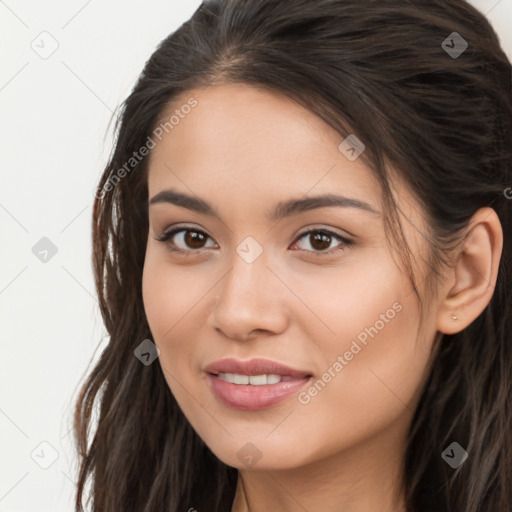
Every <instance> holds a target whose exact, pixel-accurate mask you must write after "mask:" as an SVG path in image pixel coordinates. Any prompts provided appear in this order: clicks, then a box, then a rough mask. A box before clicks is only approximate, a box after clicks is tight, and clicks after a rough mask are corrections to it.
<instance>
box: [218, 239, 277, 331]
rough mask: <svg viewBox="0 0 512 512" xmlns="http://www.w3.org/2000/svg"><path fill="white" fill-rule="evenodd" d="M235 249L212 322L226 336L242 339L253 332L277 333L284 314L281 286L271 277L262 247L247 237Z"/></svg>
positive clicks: (219, 287) (220, 290)
mask: <svg viewBox="0 0 512 512" xmlns="http://www.w3.org/2000/svg"><path fill="white" fill-rule="evenodd" d="M247 238H248V239H245V240H244V241H242V242H241V243H240V244H239V245H238V246H237V247H236V254H234V255H233V257H232V259H231V262H230V263H231V268H230V270H229V271H228V272H227V274H226V275H225V276H224V278H223V279H222V280H221V282H220V283H219V285H218V288H217V293H216V300H215V306H214V310H213V312H212V319H213V323H214V326H215V327H216V328H218V329H220V330H222V331H223V332H224V333H225V334H226V335H228V336H230V337H232V338H237V339H245V338H246V337H247V336H248V335H249V334H250V332H251V331H253V330H266V331H273V332H276V331H279V330H281V329H282V328H283V325H284V323H285V313H284V311H283V309H282V307H281V306H282V304H279V302H280V300H281V297H282V294H281V293H280V292H279V290H278V289H277V288H278V287H279V286H282V284H281V283H280V282H279V280H278V279H276V277H275V276H274V275H273V273H272V272H271V271H270V269H269V268H267V265H268V263H269V262H268V258H267V257H266V254H265V253H264V252H263V248H262V247H261V246H260V244H259V243H257V242H256V241H255V240H254V239H252V240H250V238H251V237H247Z"/></svg>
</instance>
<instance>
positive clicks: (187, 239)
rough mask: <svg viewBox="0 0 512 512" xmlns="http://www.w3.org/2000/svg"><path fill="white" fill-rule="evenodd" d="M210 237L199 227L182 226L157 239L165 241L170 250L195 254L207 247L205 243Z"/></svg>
mask: <svg viewBox="0 0 512 512" xmlns="http://www.w3.org/2000/svg"><path fill="white" fill-rule="evenodd" d="M209 238H210V237H209V236H208V235H207V234H206V233H203V232H202V231H199V230H197V229H192V228H183V227H181V228H176V229H173V230H171V231H169V232H167V233H164V234H163V235H162V236H161V237H158V238H156V240H158V241H159V242H164V243H165V244H166V245H167V247H168V249H169V250H170V251H175V252H180V253H185V254H194V253H195V252H200V251H201V250H202V249H204V248H205V247H206V246H205V243H206V242H207V240H208V239H209Z"/></svg>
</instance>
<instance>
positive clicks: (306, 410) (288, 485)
mask: <svg viewBox="0 0 512 512" xmlns="http://www.w3.org/2000/svg"><path fill="white" fill-rule="evenodd" d="M511 74H512V73H511V65H510V62H509V61H508V60H507V58H506V56H505V54H504V52H503V51H502V49H501V48H500V45H499V42H498V39H497V37H496V34H495V33H494V32H493V30H492V29H491V27H490V25H489V23H488V22H487V21H486V19H485V18H484V17H483V16H482V15H481V14H480V13H478V12H477V11H476V10H475V9H474V8H473V7H471V6H470V5H468V4H467V3H466V2H463V1H461V0H450V1H444V0H443V1H441V0H435V1H428V2H427V1H426V0H425V1H423V0H409V1H407V2H399V1H396V0H379V1H375V0H357V1H356V0H354V1H347V0H316V1H315V2H311V1H309V0H279V1H277V0H231V1H229V0H221V1H209V2H204V3H203V4H202V5H201V6H200V8H199V9H198V10H197V11H196V12H195V13H194V15H193V16H192V18H191V19H190V20H189V21H187V22H186V23H184V24H183V25H182V26H181V27H180V28H179V29H178V30H177V31H176V32H174V33H173V34H171V35H170V36H169V37H168V38H167V39H165V40H164V41H163V42H162V43H161V44H160V46H159V48H158V49H157V50H156V51H155V53H154V54H153V55H152V56H151V58H150V59H149V61H148V62H147V63H146V66H145V68H144V70H143V72H142V74H141V76H140V78H139V80H138V82H137V84H136V86H135V88H134V90H133V91H132V93H131V94H130V96H129V97H128V98H127V100H126V101H125V103H124V105H123V112H122V116H121V118H120V122H119V124H118V127H117V139H116V142H115V148H114V151H113V154H112V156H111V158H110V161H109V163H108V165H107V167H106V169H105V171H104V173H103V175H102V177H101V181H100V183H99V187H98V189H97V191H96V201H95V207H94V219H93V242H94V270H95V276H96V287H97V290H98V295H99V299H100V306H101V311H102V315H103V319H104V322H105V325H106V328H107V330H108V333H109V336H110V340H109V344H108V346H107V347H106V349H105V350H104V352H103V354H102V356H101V358H100V360H99V362H98V363H97V364H96V366H95V367H94V369H93V370H92V372H91V373H90V375H89V377H88V380H87V382H86V383H85V384H84V386H83V388H82V392H81V395H80V397H79V399H78V401H77V405H76V414H75V436H76V439H77V445H78V450H79V454H80V456H81V466H80V474H79V480H78V490H77V497H76V507H77V510H78V509H80V507H82V506H83V498H84V497H85V489H86V483H87V481H88V479H89V478H91V480H92V481H91V483H92V486H91V499H92V504H93V507H94V509H95V510H96V512H120V511H126V510H130V512H139V511H140V512H153V511H154V512H157V511H158V512H161V511H164V510H165V511H166V512H175V511H176V512H177V511H185V510H188V511H190V512H191V511H198V512H201V511H219V512H220V511H222V512H224V511H230V510H231V511H233V512H242V511H250V512H261V511H269V510H281V511H288V512H291V511H294V512H295V511H304V510H307V511H316V510H322V511H324V512H334V511H340V510H350V511H351V512H369V511H377V510H378V511H393V512H397V511H415V512H428V511H435V512H440V511H452V512H454V511H456V512H490V511H493V512H494V511H499V512H505V511H509V510H512V494H511V488H510V485H509V484H510V481H511V478H512V465H511V462H512V440H511V424H512V421H511V420H512V407H511V398H512V393H511V375H512V343H511V335H510V333H511V332H512V311H511V302H510V301H511V299H510V295H509V294H508V293H507V292H508V291H509V290H510V288H511V286H512V275H511V268H510V265H511V261H510V257H511V250H512V247H511V237H510V234H511V225H510V224H511V215H512V213H511V201H510V197H511V195H512V194H511V191H512V189H511V188H510V187H511V186H512V172H511V167H512V100H511V94H510V93H511ZM95 403H99V405H100V410H99V412H98V423H97V426H95V430H94V435H93V437H92V439H88V431H89V430H90V425H91V421H92V412H93V408H94V404H95ZM89 441H90V442H89Z"/></svg>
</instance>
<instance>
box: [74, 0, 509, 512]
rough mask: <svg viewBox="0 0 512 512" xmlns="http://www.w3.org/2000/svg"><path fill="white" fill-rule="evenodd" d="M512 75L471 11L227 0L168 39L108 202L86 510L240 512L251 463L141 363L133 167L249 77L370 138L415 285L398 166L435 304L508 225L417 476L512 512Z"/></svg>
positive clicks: (125, 118)
mask: <svg viewBox="0 0 512 512" xmlns="http://www.w3.org/2000/svg"><path fill="white" fill-rule="evenodd" d="M454 33H456V34H457V35H453V34H454ZM449 36H451V37H452V39H453V37H456V38H457V44H458V45H459V43H460V45H459V46H458V48H464V43H461V41H462V40H464V41H465V42H466V43H467V47H466V48H465V49H464V51H463V52H462V53H460V54H459V55H456V54H455V53H454V52H453V51H450V50H449V48H453V47H454V46H455V43H452V41H450V40H449V39H448V40H449V41H450V44H449V45H448V48H447V46H446V44H444V43H443V41H445V39H446V38H449ZM459 36H460V37H461V38H462V39H458V37H459ZM511 76H512V71H511V65H510V62H509V61H508V59H507V57H506V55H505V54H504V52H503V51H502V49H501V48H500V44H499V41H498V38H497V36H496V34H495V32H494V31H493V29H492V28H491V26H490V24H489V22H488V21H487V20H486V19H485V17H484V16H483V15H482V14H480V13H479V12H478V11H477V10H476V9H475V8H473V7H472V6H470V5H469V4H467V3H466V2H464V1H462V0H406V1H398V0H315V1H311V0H212V1H208V2H204V3H203V4H202V5H201V6H200V7H199V8H198V9H197V10H196V12H195V13H194V15H193V16H192V18H191V19H190V20H188V21H187V22H185V23H184V24H183V25H182V26H180V27H179V29H178V30H176V31H175V32H174V33H172V34H171V35H170V36H168V37H167V38H166V39H165V40H164V41H162V43H161V44H160V45H159V47H158V48H157V49H156V51H155V52H154V53H153V55H152V56H151V58H150V59H149V60H148V62H147V63H146V65H145V67H144V70H143V72H142V74H141V75H140V77H139V79H138V81H137V83H136V85H135V87H134V89H133V91H132V92H131V94H130V95H129V97H128V98H127V99H126V100H125V102H124V103H123V105H122V108H121V115H120V117H119V119H118V122H117V124H116V140H115V146H114V148H113V151H112V154H111V156H110V159H109V162H108V164H107V166H106V168H105V170H104V172H103V175H102V177H101V180H100V183H99V188H98V191H97V193H96V199H95V203H94V215H93V226H92V228H93V264H94V273H95V284H96V289H97V294H98V297H99V304H100V309H101V314H102V317H103V320H104V323H105V326H106V329H107V331H108V335H109V341H108V345H107V346H106V348H105V349H104V351H103V352H102V354H101V357H100V359H99V361H98V362H97V364H96V365H95V366H94V368H93V369H92V370H91V371H90V373H89V374H88V375H87V379H86V381H85V382H84V384H83V385H82V388H81V392H80V395H79V397H78V399H77V403H76V409H75V423H74V435H75V440H76V445H77V451H78V454H79V457H80V467H79V476H78V485H77V493H76V509H77V510H80V509H81V508H82V507H83V506H84V504H83V500H84V497H86V496H87V495H89V497H90V502H91V503H92V506H93V508H94V510H95V511H96V512H126V511H128V510H129V511H130V512H162V511H166V512H178V511H180V512H181V511H186V510H189V509H190V508H193V509H197V510H199V511H209V512H226V511H229V510H230V509H231V505H232V501H233V497H234V492H235V485H236V478H237V469H236V468H233V467H229V466H227V465H225V464H224V463H222V462H221V461H220V460H218V459H217V458H216V457H215V456H214V455H213V454H212V452H211V451H210V450H209V448H208V447H207V446H206V445H205V444H204V442H203V441H202V440H201V439H200V438H199V436H198V435H197V434H196V433H195V431H194V430H193V428H192V427H191V425H190V424H189V423H188V421H187V419H186V418H185V417H184V415H183V414H182V412H181V410H180V408H179V406H178V404H177V402H176V401H175V399H174V397H173V395H172V393H171V392H170V390H169V387H168V385H167V383H166V380H165V378H164V376H163V374H162V369H161V366H160V364H158V362H155V364H151V365H148V366H146V365H144V364H141V361H140V360H139V359H137V358H136V357H135V356H134V350H135V349H136V348H137V347H138V346H139V345H140V343H141V342H142V341H143V340H145V339H152V336H151V331H150V329H149V326H148V323H147V320H146V317H145V313H144V307H143V300H142V292H141V282H142V270H143V265H144V255H145V245H146V240H147V235H148V217H147V206H148V205H147V200H148V198H147V194H148V190H147V160H148V158H141V159H140V161H139V160H137V162H136V163H135V162H134V161H132V160H130V158H132V157H133V152H134V151H135V152H137V151H139V149H140V148H141V147H143V146H145V145H148V142H149V140H148V137H152V136H153V135H152V134H154V133H155V132H154V130H155V128H156V127H157V126H158V123H159V122H161V120H162V116H163V114H164V113H165V112H166V111H167V109H168V107H169V105H170V104H171V102H172V101H173V100H174V99H175V98H177V96H178V95H180V94H182V93H186V92H187V91H189V90H192V89H194V88H199V87H207V86H210V85H215V84H221V83H229V82H243V83H247V84H251V85H254V86H259V87H266V88H268V89H270V90H275V91H278V92H281V93H284V94H286V95H287V96H289V97H291V98H293V99H294V100H295V101H297V102H298V103H299V104H301V105H303V106H304V107H306V108H308V109H309V110H310V111H312V112H314V113H315V114H317V115H318V116H320V117H321V118H322V119H324V120H325V121H326V122H327V123H329V124H330V125H331V126H332V127H333V128H334V129H336V130H337V131H338V132H339V133H340V135H341V136H343V137H346V136H347V135H348V134H351V133H353V134H356V136H357V137H358V138H359V139H360V140H362V141H364V144H365V146H366V150H365V152H364V153H363V154H362V158H363V159H364V160H365V161H366V163H367V164H368V166H369V168H370V169H371V171H372V172H373V173H375V175H376V176H377V177H378V179H379V183H380V184H381V188H382V197H383V200H384V206H385V214H386V216H385V227H386V234H387V235H390V237H389V238H390V240H392V241H393V242H396V244H397V247H398V248H399V252H400V254H401V255H402V256H403V261H404V263H405V264H406V268H407V269H408V272H409V274H410V276H411V280H412V282H413V284H414V285H415V289H416V290H417V288H416V284H417V283H416V282H415V277H414V274H413V273H412V272H411V268H412V267H411V264H410V263H411V254H410V251H409V249H408V246H407V244H406V243H405V239H404V237H403V233H402V231H401V229H400V223H399V220H398V215H397V208H396V205H395V203H394V201H393V197H392V191H391V187H390V179H389V174H388V168H387V166H386V163H390V164H392V165H393V167H394V169H396V171H397V173H398V174H399V176H400V177H401V179H403V180H404V182H405V183H406V184H407V186H408V187H409V189H410V191H411V193H412V194H414V196H415V197H416V198H417V199H418V201H419V202H420V204H421V205H422V207H423V208H424V215H425V218H426V219H427V220H428V223H429V226H430V228H431V233H429V239H430V242H431V243H430V245H429V246H430V248H431V251H430V253H431V254H430V261H429V264H430V267H431V272H430V276H429V280H428V284H429V286H430V288H431V292H434V291H435V285H436V282H437V281H436V277H437V276H438V273H439V270H440V269H441V268H442V265H443V264H445V263H446V262H447V254H448V251H449V250H450V249H451V248H453V247H455V246H456V245H457V244H458V243H460V241H461V240H462V239H463V236H464V230H465V228H466V227H467V226H468V221H469V219H470V218H471V217H472V215H473V214H474V213H475V212H476V210H477V209H479V208H480V207H483V206H490V207H492V208H493V209H494V210H495V211H496V213H497V214H498V217H499V219H500V222H501V224H502V227H503V232H504V242H503V243H504V245H503V252H502V257H501V261H500V265H499V271H498V277H497V283H496V287H495V290H494V293H493V296H492V299H491V301H490V303H489V304H488V306H487V307H486V309H485V310H484V311H483V313H482V314H481V315H480V316H479V317H478V318H477V319H476V320H475V321H474V322H472V323H471V324H470V325H469V326H468V327H467V328H465V329H463V330H462V331H461V332H459V333H457V334H453V335H442V336H441V337H440V339H439V351H438V353H437V356H436V359H435V361H434V364H433V366H432V370H431V373H430V375H429V378H428V381H427V383H426V386H425V388H424V391H423V394H422V397H421V399H420V402H419V405H418V408H417V410H416V412H415V415H414V418H413V421H412V425H411V430H410V434H409V439H408V449H407V454H406V460H405V461H404V466H405V471H404V473H405V482H406V499H407V506H408V510H418V511H423V510H427V509H433V510H435V511H436V512H439V511H441V510H449V511H457V512H491V511H492V512H506V511H511V510H512V486H511V482H512V439H511V433H512V432H511V429H512V384H511V382H512V339H511V336H512V335H511V333H512V309H511V297H512V294H511V290H512V273H511V272H512V270H511V267H510V265H511V251H512V246H511V240H512V236H511V235H512V226H511V215H512V211H511V207H512V206H511V205H512V201H511V200H510V197H511V196H512V189H511V188H510V187H512V99H511V90H512V87H511ZM168 129H170V126H168V127H167V130H168ZM127 162H130V164H129V166H127ZM123 168H124V170H125V172H120V169H123ZM423 298H424V299H425V296H424V297H423ZM427 298H428V297H427ZM157 361H158V360H157ZM96 406H99V410H97V411H96V412H97V422H93V417H94V413H95V409H96ZM453 439H456V440H457V441H458V442H459V443H460V444H461V445H462V446H463V447H464V448H465V449H466V451H467V452H468V453H469V457H468V459H467V460H466V461H465V462H464V463H463V464H462V465H461V466H460V467H458V468H457V469H456V470H454V469H452V468H451V467H450V466H448V465H447V464H446V463H445V462H444V461H443V460H442V458H441V452H442V451H443V450H444V449H445V448H446V446H447V445H448V444H449V442H450V441H451V440H453ZM88 485H89V486H90V492H87V487H88Z"/></svg>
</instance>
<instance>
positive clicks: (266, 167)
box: [148, 84, 379, 207]
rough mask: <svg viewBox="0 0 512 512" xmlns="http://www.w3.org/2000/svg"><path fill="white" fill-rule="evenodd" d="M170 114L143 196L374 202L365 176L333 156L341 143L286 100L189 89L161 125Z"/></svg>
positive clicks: (373, 186)
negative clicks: (328, 196)
mask: <svg viewBox="0 0 512 512" xmlns="http://www.w3.org/2000/svg"><path fill="white" fill-rule="evenodd" d="M192 104H195V106H194V107H192V108H190V107H188V105H192ZM171 116H173V117H172V123H168V124H167V129H165V130H163V133H162V136H161V140H156V139H155V142H156V146H155V147H154V149H152V150H151V155H150V162H149V164H150V165H149V180H148V185H149V194H150V196H152V195H154V194H155V193H156V192H158V191H159V190H160V189H161V188H163V187H165V186H172V185H176V186H179V187H181V188H183V186H185V187H186V186H187V185H188V186H189V187H190V188H193V189H196V190H194V192H196V193H199V190H197V188H199V189H201V191H202V192H204V193H206V194H208V193H210V194H211V193H213V192H214V191H215V190H216V191H221V190H230V191H231V192H232V191H233V189H237V190H239V191H240V192H241V193H244V194H249V195H258V194H259V195H261V196H262V197H268V196H269V194H277V196H283V194H285V195H290V194H291V195H295V196H296V195H301V196H302V195H305V194H308V193H309V192H311V193H312V194H313V193H326V192H337V193H343V194H344V195H349V194H352V195H355V194H356V195H358V196H359V197H364V198H365V200H366V201H367V202H372V204H373V205H375V206H376V207H377V205H378V204H379V200H378V196H379V194H378V189H379V187H378V186H377V182H376V179H375V177H374V176H373V175H372V173H371V171H370V170H369V169H368V168H367V167H366V166H365V165H364V163H363V162H362V160H361V159H360V158H358V159H356V160H354V161H350V160H348V159H347V158H346V157H345V156H344V155H343V154H342V153H341V152H340V149H339V148H338V146H339V145H340V143H341V142H342V141H343V140H344V137H342V136H341V135H340V134H339V133H337V132H336V131H335V130H334V129H333V128H331V127H330V126H329V125H328V124H327V123H325V122H324V121H323V120H322V119H320V118H319V117H318V116H316V115H315V114H313V113H312V112H310V111H309V110H307V109H306V108H304V107H302V106H301V105H299V104H298V103H296V102H295V101H293V100H292V99H290V98H288V97H286V96H285V95H282V94H280V93H277V92H273V91H269V90H266V89H261V88H255V87H252V86H249V85H246V84H225V85H220V86H215V87H208V88H206V89H203V90H201V89H193V90H189V91H186V92H185V93H183V94H181V95H180V96H179V97H178V98H176V99H174V101H173V102H172V105H170V106H169V108H168V109H167V111H166V112H165V113H164V115H163V116H162V119H163V123H165V122H166V121H169V119H171ZM160 126H163V125H162V124H161V125H160ZM161 131H162V130H161ZM180 180H182V182H181V183H180Z"/></svg>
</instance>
